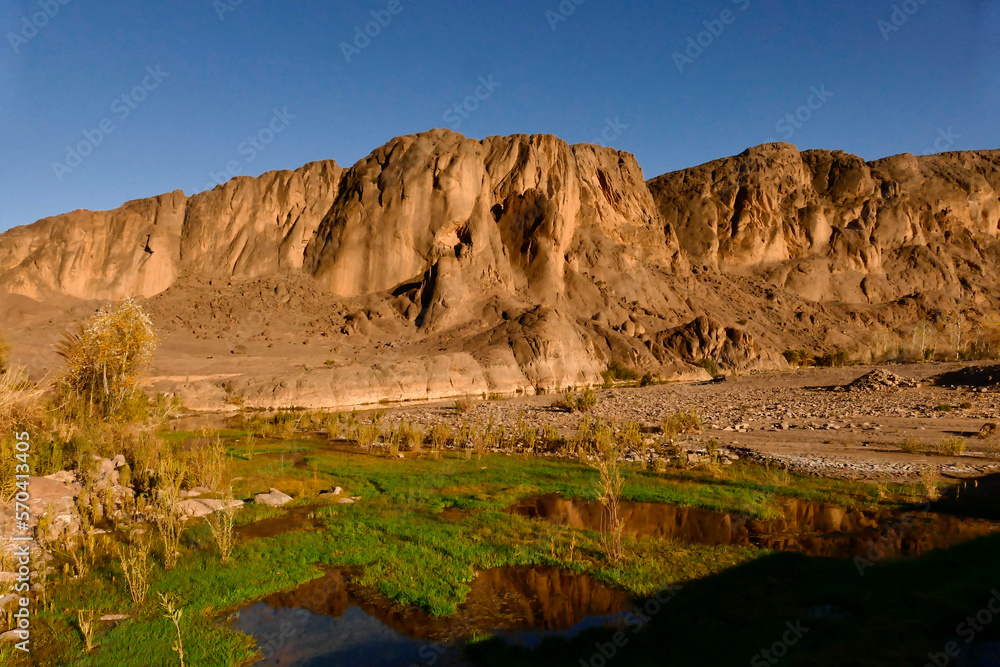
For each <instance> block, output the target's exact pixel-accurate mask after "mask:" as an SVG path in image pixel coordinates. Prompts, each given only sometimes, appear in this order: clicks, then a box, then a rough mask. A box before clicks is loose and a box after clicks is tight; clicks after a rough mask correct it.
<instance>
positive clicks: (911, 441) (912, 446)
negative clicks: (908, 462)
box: [899, 436, 924, 454]
mask: <svg viewBox="0 0 1000 667" xmlns="http://www.w3.org/2000/svg"><path fill="white" fill-rule="evenodd" d="M899 448H900V449H901V450H903V451H904V452H907V453H909V454H916V453H918V452H922V451H923V449H924V447H923V445H921V444H920V441H919V440H917V439H916V438H914V437H912V436H911V437H909V438H906V439H905V440H903V441H902V442H901V443H899Z"/></svg>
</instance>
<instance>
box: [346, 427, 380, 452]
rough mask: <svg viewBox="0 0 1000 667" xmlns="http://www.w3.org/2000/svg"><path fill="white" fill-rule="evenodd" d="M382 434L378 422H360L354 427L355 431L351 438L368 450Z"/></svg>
mask: <svg viewBox="0 0 1000 667" xmlns="http://www.w3.org/2000/svg"><path fill="white" fill-rule="evenodd" d="M380 435H381V431H380V430H379V427H378V425H377V424H358V425H357V426H356V427H355V428H354V433H352V434H351V439H352V440H354V441H355V442H356V443H358V445H360V446H361V449H363V450H364V451H366V452H367V451H369V450H370V449H371V448H372V447H374V446H375V443H376V442H378V439H379V436H380Z"/></svg>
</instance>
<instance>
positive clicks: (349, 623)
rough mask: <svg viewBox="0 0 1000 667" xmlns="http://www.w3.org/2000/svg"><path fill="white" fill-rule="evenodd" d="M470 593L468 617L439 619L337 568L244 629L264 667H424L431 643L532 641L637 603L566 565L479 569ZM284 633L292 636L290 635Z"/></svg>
mask: <svg viewBox="0 0 1000 667" xmlns="http://www.w3.org/2000/svg"><path fill="white" fill-rule="evenodd" d="M470 586H471V591H470V593H469V595H468V597H467V598H466V600H465V602H464V603H462V605H461V606H460V607H459V608H458V613H457V614H455V615H454V616H450V617H439V616H432V615H430V614H428V613H427V612H425V611H423V610H421V609H418V608H416V607H412V606H403V605H399V604H395V603H393V602H392V601H390V600H389V599H388V598H386V597H385V596H383V595H381V594H380V593H378V592H377V591H373V590H372V589H370V588H367V587H365V586H362V585H361V584H359V583H358V582H357V581H356V579H355V578H354V576H353V575H352V573H350V572H346V571H344V570H332V571H330V572H328V573H327V574H326V575H325V576H323V577H320V578H318V579H314V580H313V581H310V582H308V583H306V584H303V585H302V586H300V587H298V588H296V589H295V590H293V591H288V592H284V593H277V594H275V595H272V596H270V597H268V598H266V599H265V600H263V601H262V602H258V603H256V604H254V605H251V606H250V607H247V608H245V609H243V610H241V611H240V613H239V618H238V620H237V622H236V629H238V630H241V631H243V632H246V633H248V634H251V635H253V636H254V637H255V638H256V639H257V642H258V645H259V646H260V647H261V650H262V652H263V653H264V655H265V659H264V660H263V661H262V662H260V663H258V664H261V665H279V664H280V665H283V666H284V665H319V664H337V665H351V664H359V665H383V664H384V665H390V664H410V663H411V662H419V660H418V659H417V658H418V657H420V656H419V655H418V652H419V651H420V650H426V649H427V646H428V642H433V643H434V644H435V645H438V644H440V645H450V644H451V643H452V642H460V641H461V640H463V639H467V638H469V637H471V636H473V635H478V636H482V635H486V634H494V633H499V634H502V635H503V634H507V633H513V634H516V638H517V640H518V642H519V643H525V644H532V643H536V642H537V641H538V640H540V639H541V638H542V637H543V636H545V635H548V634H554V633H558V634H563V635H565V636H571V635H573V634H575V633H576V632H577V631H579V630H582V629H584V628H586V627H592V626H594V625H600V624H603V623H605V622H613V621H616V620H617V619H619V618H620V613H621V612H623V611H624V610H626V609H628V608H630V606H631V602H630V599H629V597H628V596H627V595H625V594H624V593H622V592H621V591H616V590H613V589H610V588H607V587H605V586H603V585H601V584H600V583H598V582H596V581H594V580H593V579H591V578H590V577H589V576H586V575H577V574H572V573H569V572H565V571H562V570H560V569H559V568H556V567H509V568H495V569H491V570H486V571H483V572H479V573H478V575H477V576H476V578H475V580H473V582H472V583H471V584H470ZM282 628H284V629H285V630H287V633H286V634H287V635H288V636H286V637H282V636H281V635H280V633H281V632H283V631H284V630H282ZM275 633H279V634H278V635H277V636H276V635H275ZM276 637H277V638H276ZM269 643H270V644H271V647H270V648H269ZM441 652H442V653H441V655H439V658H440V659H439V660H438V661H437V664H459V663H460V662H461V658H460V656H459V653H460V652H459V651H457V650H456V649H453V648H448V649H447V650H446V649H444V648H441ZM445 652H446V653H447V655H445V654H444V653H445ZM406 656H409V657H406ZM426 657H427V656H424V658H426ZM399 660H403V661H404V662H402V663H400V662H399ZM327 661H329V662H327Z"/></svg>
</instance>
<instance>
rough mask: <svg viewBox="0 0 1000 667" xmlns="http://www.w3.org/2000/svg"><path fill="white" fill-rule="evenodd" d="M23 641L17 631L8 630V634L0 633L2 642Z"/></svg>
mask: <svg viewBox="0 0 1000 667" xmlns="http://www.w3.org/2000/svg"><path fill="white" fill-rule="evenodd" d="M19 639H21V635H19V634H18V631H17V630H8V631H7V632H4V633H0V642H16V641H18V640H19Z"/></svg>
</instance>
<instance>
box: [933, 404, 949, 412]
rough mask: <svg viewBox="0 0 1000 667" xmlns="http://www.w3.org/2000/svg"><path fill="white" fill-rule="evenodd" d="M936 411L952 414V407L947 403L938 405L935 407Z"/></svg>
mask: <svg viewBox="0 0 1000 667" xmlns="http://www.w3.org/2000/svg"><path fill="white" fill-rule="evenodd" d="M934 409H935V410H937V411H938V412H951V410H952V408H951V406H950V405H948V404H947V403H944V404H941V405H937V406H935V407H934Z"/></svg>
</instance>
